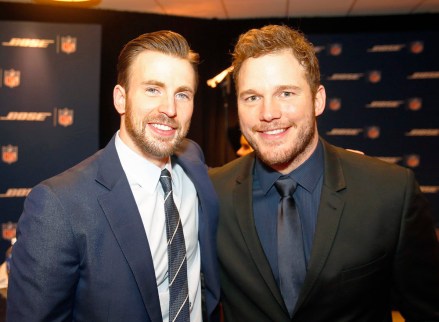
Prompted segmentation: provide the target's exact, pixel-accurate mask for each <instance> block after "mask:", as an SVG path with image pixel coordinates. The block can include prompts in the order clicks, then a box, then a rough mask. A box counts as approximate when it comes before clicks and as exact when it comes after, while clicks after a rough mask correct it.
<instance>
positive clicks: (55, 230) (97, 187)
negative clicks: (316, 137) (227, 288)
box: [7, 31, 219, 322]
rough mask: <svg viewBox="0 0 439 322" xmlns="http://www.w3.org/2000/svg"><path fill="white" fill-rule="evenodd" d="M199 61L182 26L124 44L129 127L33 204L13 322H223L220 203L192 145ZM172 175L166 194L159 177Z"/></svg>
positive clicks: (26, 219) (11, 305)
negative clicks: (172, 223)
mask: <svg viewBox="0 0 439 322" xmlns="http://www.w3.org/2000/svg"><path fill="white" fill-rule="evenodd" d="M198 60H199V57H198V54H196V53H195V52H193V51H192V50H190V48H189V46H188V43H187V42H186V40H185V39H184V38H183V37H182V36H181V35H179V34H177V33H175V32H172V31H158V32H152V33H147V34H143V35H141V36H139V37H137V38H136V39H133V40H132V41H130V42H128V43H127V44H126V45H125V47H124V48H123V49H122V51H121V54H120V56H119V61H118V84H117V85H116V86H115V88H114V92H113V98H114V105H115V108H116V110H117V112H118V113H119V114H120V115H121V126H120V130H119V131H118V132H117V133H116V134H115V135H114V137H113V139H112V140H111V141H110V142H109V143H108V145H107V146H106V147H105V148H104V149H102V150H101V151H99V152H97V153H96V154H95V155H93V156H91V157H90V158H88V159H86V160H85V161H83V162H81V163H80V164H78V165H77V166H75V167H73V168H71V169H69V170H67V171H66V172H64V173H62V174H60V175H58V176H55V177H53V178H51V179H49V180H46V181H44V182H42V183H41V184H39V185H37V186H36V187H35V188H34V189H33V190H32V192H31V193H30V194H29V196H28V198H27V199H26V201H25V205H24V211H23V214H22V215H21V217H20V220H19V223H18V236H17V237H18V238H17V242H16V243H15V245H14V249H13V256H12V257H13V258H12V264H11V275H10V281H9V292H8V303H7V320H8V321H10V322H18V321H26V322H31V321H117V322H121V321H127V322H136V321H137V322H145V321H154V322H162V321H168V320H169V321H185V322H189V321H202V320H204V321H218V320H219V314H218V303H219V274H218V268H217V255H216V241H215V236H216V225H217V217H218V204H217V199H216V196H215V192H214V190H213V187H212V185H211V183H210V180H209V178H208V175H207V167H206V166H205V164H204V157H203V154H202V151H201V149H200V147H199V146H198V145H197V144H195V143H194V142H192V141H189V140H187V139H185V136H186V134H187V131H188V129H189V125H190V120H191V117H192V112H193V104H194V95H195V92H196V87H197V83H198V78H197V77H198V76H197V64H198ZM164 169H166V170H164ZM162 171H165V172H162ZM169 173H170V175H171V178H172V184H171V187H172V188H171V189H172V190H171V191H170V192H166V196H165V191H164V189H165V188H164V187H163V189H162V185H161V181H162V180H166V179H169ZM167 182H169V181H167ZM169 187H170V186H169V185H168V188H169ZM168 190H169V189H168ZM168 197H169V198H168ZM171 198H173V199H172V200H173V204H172V205H171V206H170V207H174V206H173V205H174V204H175V206H176V209H177V210H178V212H174V213H173V216H174V217H173V218H177V219H176V222H177V223H178V225H177V228H176V229H175V232H177V231H179V232H181V229H180V228H179V227H183V235H184V237H183V238H184V242H181V239H180V242H179V246H182V245H183V246H182V248H179V249H178V252H179V253H180V254H181V253H183V255H182V257H181V261H180V262H179V266H178V269H179V271H178V273H176V274H175V276H177V274H179V273H183V275H179V278H178V281H179V284H178V286H179V287H177V288H173V289H175V290H176V291H175V292H180V290H183V291H181V292H180V293H177V296H176V297H175V298H177V299H178V300H179V301H180V300H181V306H178V307H177V308H176V309H175V308H174V306H175V302H176V301H174V300H172V298H173V297H172V296H173V295H172V294H171V291H170V289H171V284H173V283H174V281H176V280H177V278H175V279H174V278H172V280H171V278H170V277H169V274H170V270H171V268H169V269H168V256H169V259H170V260H169V262H173V261H171V258H174V257H171V256H174V255H170V253H169V254H168V250H167V249H168V247H170V246H169V245H171V244H174V239H173V237H174V235H172V233H171V237H170V238H167V234H168V233H169V232H167V229H168V221H169V219H168V208H166V205H167V204H168V205H169V203H168V202H169V200H171ZM165 199H166V200H165ZM175 215H176V217H175ZM165 218H166V219H165ZM175 232H174V233H175ZM180 236H181V234H180ZM174 245H176V244H174ZM184 253H185V254H184ZM183 268H185V269H183ZM180 276H182V277H183V278H182V279H180ZM180 281H181V284H180ZM179 305H180V304H179ZM171 307H173V309H172V312H173V313H172V314H173V315H174V314H175V319H174V318H171V317H169V316H170V315H171V313H170V312H171ZM182 312H184V315H183V314H182ZM189 317H190V318H189Z"/></svg>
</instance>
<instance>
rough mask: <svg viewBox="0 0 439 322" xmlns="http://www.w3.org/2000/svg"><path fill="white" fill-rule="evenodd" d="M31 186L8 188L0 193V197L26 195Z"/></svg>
mask: <svg viewBox="0 0 439 322" xmlns="http://www.w3.org/2000/svg"><path fill="white" fill-rule="evenodd" d="M31 190H32V189H31V188H9V189H8V190H7V191H6V193H0V198H17V197H26V196H27V195H28V194H29V192H30V191H31Z"/></svg>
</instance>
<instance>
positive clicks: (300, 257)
mask: <svg viewBox="0 0 439 322" xmlns="http://www.w3.org/2000/svg"><path fill="white" fill-rule="evenodd" d="M274 185H275V187H276V189H277V191H278V192H279V194H280V196H281V199H280V201H279V209H278V219H277V254H278V255H277V258H278V265H279V288H280V291H281V293H282V296H283V298H284V302H285V305H286V306H287V308H288V312H289V314H290V317H292V314H293V310H294V307H295V305H296V302H297V298H298V297H299V292H300V288H301V286H302V284H303V281H304V280H305V274H306V264H305V254H304V250H303V239H302V225H301V222H300V216H299V213H298V211H297V209H296V205H295V203H294V198H293V194H294V191H295V190H296V185H297V184H296V182H294V181H293V179H291V178H290V177H288V176H282V177H280V178H279V179H278V180H277V181H276V182H275V183H274Z"/></svg>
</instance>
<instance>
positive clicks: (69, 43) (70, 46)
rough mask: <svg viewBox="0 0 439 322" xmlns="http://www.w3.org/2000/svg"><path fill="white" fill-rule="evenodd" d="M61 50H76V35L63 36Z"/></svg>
mask: <svg viewBox="0 0 439 322" xmlns="http://www.w3.org/2000/svg"><path fill="white" fill-rule="evenodd" d="M61 51H62V52H64V53H66V54H71V53H74V52H75V51H76V37H70V36H67V37H61Z"/></svg>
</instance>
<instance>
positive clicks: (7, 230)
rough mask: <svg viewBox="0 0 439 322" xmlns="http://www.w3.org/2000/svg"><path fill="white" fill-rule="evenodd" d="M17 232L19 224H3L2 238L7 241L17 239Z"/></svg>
mask: <svg viewBox="0 0 439 322" xmlns="http://www.w3.org/2000/svg"><path fill="white" fill-rule="evenodd" d="M16 230H17V224H15V223H12V222H7V223H4V224H2V237H3V239H6V240H11V239H12V238H15V236H16Z"/></svg>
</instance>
